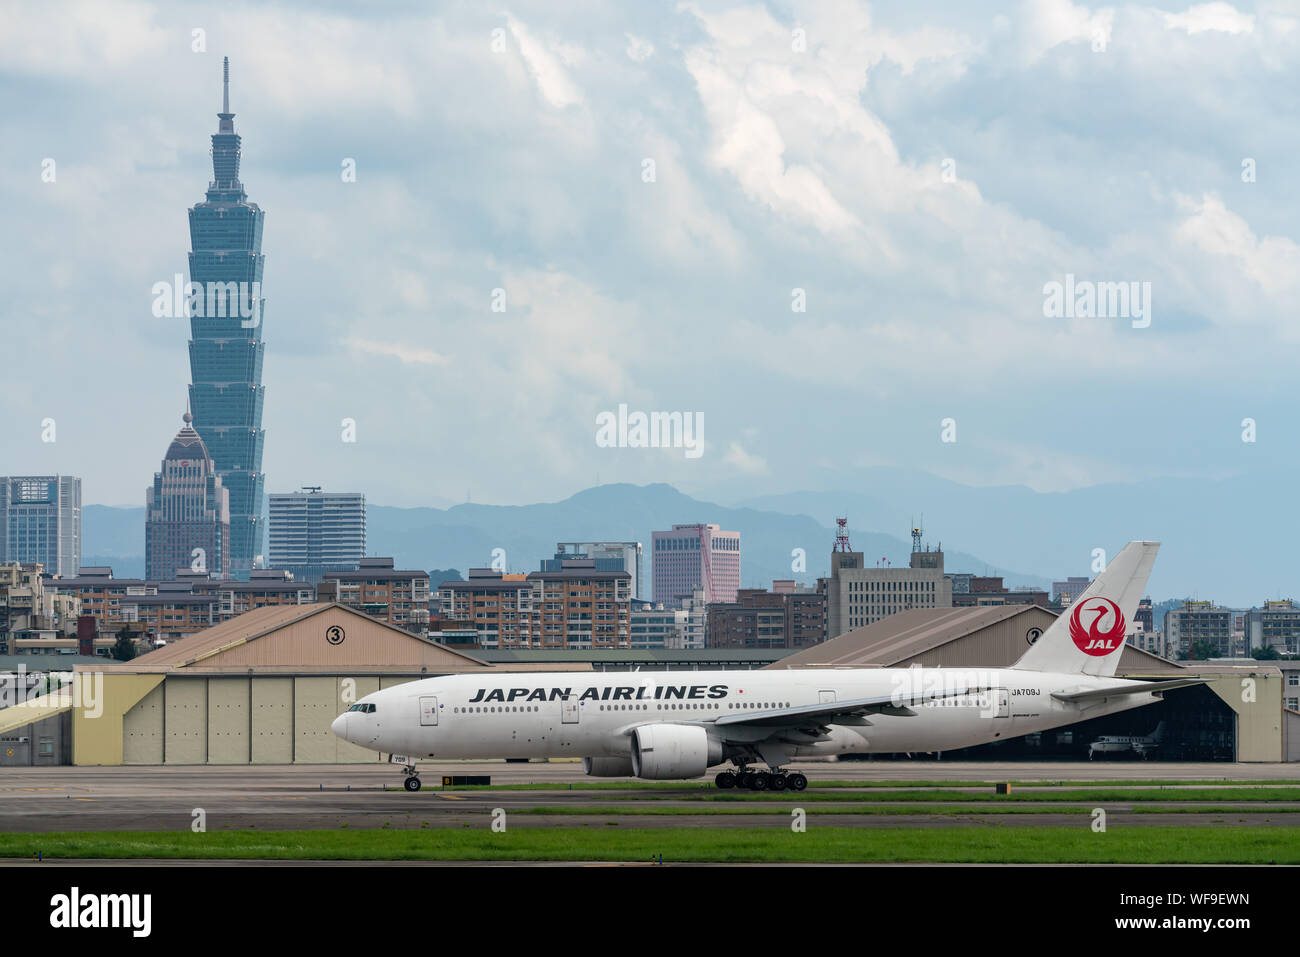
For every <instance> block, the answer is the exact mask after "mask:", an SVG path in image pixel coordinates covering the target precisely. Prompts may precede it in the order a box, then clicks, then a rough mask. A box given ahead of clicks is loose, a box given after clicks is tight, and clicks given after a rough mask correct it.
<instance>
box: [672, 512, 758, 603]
mask: <svg viewBox="0 0 1300 957" xmlns="http://www.w3.org/2000/svg"><path fill="white" fill-rule="evenodd" d="M651 542H652V544H651V551H652V553H653V555H654V559H653V561H654V602H655V604H663V605H670V606H672V607H675V608H676V607H681V604H682V601H683V599H685V598H688V597H690V595H691V594H692V593H693V592H694V591H695V589H696V588H703V589H704V600H705V601H706V602H715V601H735V600H736V590H737V589H738V588H740V532H724V531H722V530H721V529H720V528H719V527H718V526H717V525H707V524H696V525H674V526H673V527H672V530H671V531H666V532H654V533H652V535H651Z"/></svg>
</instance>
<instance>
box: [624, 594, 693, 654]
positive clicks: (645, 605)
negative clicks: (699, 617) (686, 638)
mask: <svg viewBox="0 0 1300 957" xmlns="http://www.w3.org/2000/svg"><path fill="white" fill-rule="evenodd" d="M685 616H686V612H684V611H682V610H681V609H680V608H667V607H665V606H663V605H656V604H654V603H653V602H648V601H636V600H633V601H632V603H631V607H630V611H629V618H628V622H629V625H628V632H629V635H630V638H631V647H632V648H633V649H638V650H646V649H649V648H680V647H682V630H681V622H682V619H684V618H685Z"/></svg>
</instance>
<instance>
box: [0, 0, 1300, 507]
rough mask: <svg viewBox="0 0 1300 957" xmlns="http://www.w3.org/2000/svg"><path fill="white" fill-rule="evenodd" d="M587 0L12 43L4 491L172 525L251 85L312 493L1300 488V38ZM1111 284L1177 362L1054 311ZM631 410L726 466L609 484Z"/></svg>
mask: <svg viewBox="0 0 1300 957" xmlns="http://www.w3.org/2000/svg"><path fill="white" fill-rule="evenodd" d="M560 6H561V5H557V4H554V3H543V2H537V3H531V2H519V3H513V2H512V3H510V4H509V5H508V6H505V7H500V8H492V7H491V6H490V5H485V4H477V3H468V2H466V3H446V4H437V5H432V6H430V5H427V4H423V3H418V4H417V3H411V4H400V3H399V4H388V5H384V6H382V7H381V6H380V5H366V6H364V8H363V9H360V10H354V9H353V7H354V5H353V4H344V3H338V4H335V5H328V4H327V5H320V4H314V5H311V6H310V7H308V6H306V5H297V4H292V3H260V2H259V3H248V4H240V3H221V4H183V3H181V4H173V3H158V4H151V3H146V2H117V0H85V2H80V3H77V2H70V3H59V2H50V3H41V4H24V5H19V4H7V5H4V6H3V7H0V103H2V104H3V109H0V172H2V173H3V175H2V176H0V209H3V210H4V223H5V227H6V228H5V229H4V230H3V231H0V257H2V259H3V263H4V270H3V275H4V285H5V292H6V295H5V296H4V297H3V300H0V319H2V321H3V326H4V332H5V335H4V357H5V360H6V361H5V363H4V367H5V375H6V379H7V381H6V383H5V388H4V391H3V399H2V400H0V402H3V415H0V450H2V452H3V455H2V458H0V473H36V472H47V471H62V472H71V473H74V474H79V475H81V476H83V478H84V498H85V501H86V502H88V503H92V502H98V503H105V504H130V505H139V504H142V503H143V496H144V489H145V487H146V485H148V484H149V482H150V481H151V478H152V474H153V472H154V470H155V469H157V467H158V460H159V459H160V458H161V456H162V453H163V451H164V450H165V448H166V446H167V444H168V442H169V440H170V437H171V436H172V435H173V434H174V432H175V430H176V428H177V426H178V425H179V416H180V413H181V412H182V411H183V408H184V403H185V394H186V385H187V383H188V382H189V369H188V361H187V353H186V342H187V339H188V335H189V333H188V327H187V323H186V322H185V321H184V320H181V319H167V318H155V317H154V316H153V314H152V311H151V304H152V294H151V288H152V286H153V284H154V283H156V282H159V281H162V280H170V278H171V277H172V276H173V275H174V274H175V273H178V272H179V273H185V272H186V269H187V261H186V253H187V251H188V249H189V236H188V228H187V220H186V210H187V208H188V207H189V206H191V205H193V204H194V203H196V202H199V201H201V200H202V199H203V191H204V189H205V187H206V184H207V181H208V180H209V178H210V177H211V167H210V160H209V156H208V148H209V139H208V137H209V136H210V135H211V133H213V132H214V131H215V129H216V117H215V113H216V112H217V110H218V109H219V104H220V94H221V57H222V56H223V55H228V56H229V57H230V59H231V75H232V80H231V108H232V110H234V111H235V113H236V119H235V126H236V130H237V131H238V132H239V133H241V134H242V135H243V137H244V141H243V167H242V179H243V182H244V185H245V187H246V189H247V190H248V193H249V197H250V199H251V200H252V201H254V202H256V203H258V204H260V205H261V206H262V208H263V209H265V210H266V230H265V236H264V243H263V251H264V253H265V254H266V272H265V285H264V289H263V292H264V294H265V296H266V298H267V310H266V315H265V323H264V330H265V338H266V341H267V351H266V363H265V370H264V382H265V385H266V410H265V419H264V426H265V428H266V432H267V438H266V455H265V461H264V468H265V471H266V473H267V487H268V490H270V491H288V490H291V489H293V488H296V487H297V486H299V485H303V484H319V485H324V486H325V487H326V488H329V489H333V490H337V491H343V490H361V491H365V492H366V493H367V495H368V496H369V498H370V500H371V501H372V502H376V503H380V504H390V505H420V504H446V503H448V502H455V501H464V500H465V498H466V496H467V495H469V496H471V497H472V499H473V500H474V501H476V502H498V503H525V502H533V501H541V500H549V499H558V498H562V497H565V496H567V495H569V494H571V493H573V492H575V491H577V490H579V489H582V488H585V487H587V486H590V485H593V484H596V483H597V481H600V482H614V481H627V482H637V483H645V482H655V481H666V482H671V483H673V484H675V485H677V486H678V487H679V488H681V489H682V490H683V491H686V492H689V493H691V494H695V495H699V496H702V497H707V498H712V499H715V500H718V501H723V502H732V501H736V500H738V499H741V498H744V497H746V496H749V495H756V494H762V493H774V492H783V491H793V490H798V489H816V488H847V487H853V486H854V484H855V482H854V475H855V472H857V471H859V470H861V469H862V468H865V467H868V466H874V465H896V466H903V467H909V468H920V469H924V470H926V471H929V472H932V473H935V474H937V475H941V476H945V477H948V478H952V479H956V480H958V481H961V482H965V483H967V484H972V485H993V484H1013V483H1018V484H1025V485H1028V486H1030V487H1032V488H1035V489H1038V490H1040V491H1059V490H1065V489H1072V488H1079V487H1083V486H1090V485H1095V484H1099V483H1105V482H1113V481H1127V480H1132V479H1139V478H1150V477H1158V476H1175V475H1176V476H1203V477H1225V476H1232V475H1241V474H1249V473H1251V472H1252V471H1256V470H1278V469H1288V470H1291V469H1294V466H1295V455H1296V453H1295V449H1296V426H1295V412H1294V408H1295V402H1296V399H1297V395H1298V393H1300V387H1298V386H1297V384H1296V383H1297V378H1296V371H1295V370H1296V359H1297V345H1298V344H1300V323H1298V318H1300V317H1297V314H1296V303H1297V293H1298V292H1300V247H1298V246H1297V238H1300V225H1297V222H1298V217H1297V212H1300V193H1297V190H1296V189H1295V181H1296V180H1295V177H1296V156H1297V155H1300V143H1297V137H1298V135H1300V131H1298V127H1297V125H1296V123H1295V121H1294V120H1295V117H1296V115H1297V113H1298V112H1300V111H1298V110H1297V107H1298V105H1300V104H1297V99H1298V98H1300V9H1297V6H1296V4H1294V3H1277V2H1271V0H1264V2H1261V3H1259V4H1254V5H1245V4H1237V5H1229V4H1227V3H1218V2H1216V3H1209V4H1199V5H1195V6H1191V7H1182V6H1176V5H1175V6H1170V7H1167V8H1166V7H1162V6H1151V5H1147V4H1119V5H1101V4H1096V5H1089V4H1074V3H1070V2H1068V0H1031V2H1024V3H1002V4H993V3H975V4H972V3H967V2H948V3H939V2H935V3H911V2H907V3H904V2H896V3H849V2H844V3H836V2H818V3H808V4H804V3H772V4H760V3H720V4H715V3H711V2H703V0H700V2H687V3H672V2H669V3H648V4H646V3H637V4H632V3H603V4H602V3H583V4H581V5H572V6H574V7H577V8H578V10H577V11H575V12H565V11H563V10H560V9H557V8H558V7H560ZM196 31H201V32H198V33H196ZM196 46H201V47H202V48H203V49H201V50H195V47H196ZM49 160H53V161H54V162H53V166H52V167H51V166H50V164H49V163H48V162H47V161H49ZM348 161H352V162H354V163H355V169H356V177H355V182H346V181H345V177H344V176H343V175H341V171H342V170H343V167H344V165H345V164H346V163H347V162H348ZM50 168H52V169H53V170H54V173H55V175H54V176H53V181H52V182H50V181H47V180H49V179H50V177H49V176H48V175H45V176H43V171H45V170H47V169H50ZM1067 274H1068V275H1072V276H1074V277H1075V279H1076V280H1082V281H1086V282H1125V283H1129V282H1134V283H1139V284H1142V283H1149V284H1150V286H1149V288H1150V290H1151V299H1150V322H1149V324H1148V325H1145V327H1142V326H1143V324H1142V323H1135V322H1134V321H1131V320H1130V319H1128V318H1123V317H1119V318H1116V317H1076V318H1057V317H1048V316H1045V315H1044V302H1045V294H1044V287H1045V286H1046V285H1047V284H1049V283H1052V282H1064V281H1065V277H1066V276H1067ZM1139 288H1142V287H1141V286H1139ZM495 290H504V293H494V291H495ZM494 297H495V298H494ZM494 301H495V302H497V303H501V302H504V304H505V307H504V311H500V310H496V311H494V309H493V303H494ZM801 301H802V304H803V309H802V310H801V311H800V310H799V309H798V308H797V307H798V305H799V304H800V302H801ZM620 404H626V405H627V407H628V409H629V410H631V411H637V410H642V411H646V412H650V411H677V412H682V413H687V414H691V415H695V416H702V420H703V437H704V447H703V454H701V455H699V456H698V457H688V456H687V455H685V454H684V450H682V449H646V448H603V447H600V446H599V445H598V444H597V442H596V421H597V417H598V416H599V415H600V414H601V413H602V412H606V411H614V410H617V409H618V407H619V405H620ZM345 418H350V419H353V420H355V422H356V438H357V441H356V442H354V443H349V442H344V441H342V429H341V425H340V424H341V422H342V420H343V419H345ZM1246 418H1251V419H1254V420H1255V422H1256V424H1257V438H1258V441H1256V442H1254V443H1247V442H1243V441H1242V431H1243V427H1242V421H1243V420H1244V419H1246ZM45 419H53V420H54V421H55V423H56V430H57V431H56V440H55V441H53V442H45V441H42V432H43V428H42V422H43V420H45ZM945 419H952V420H953V423H954V426H955V437H956V441H955V442H953V441H949V442H945V441H943V440H942V439H943V424H942V423H943V421H944V420H945ZM952 434H953V433H952V429H951V428H950V429H949V436H948V437H949V438H951V437H952Z"/></svg>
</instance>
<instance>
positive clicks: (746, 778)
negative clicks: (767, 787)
mask: <svg viewBox="0 0 1300 957" xmlns="http://www.w3.org/2000/svg"><path fill="white" fill-rule="evenodd" d="M736 786H737V787H741V788H749V790H751V791H752V790H754V772H753V771H741V772H740V773H739V774H738V775H736Z"/></svg>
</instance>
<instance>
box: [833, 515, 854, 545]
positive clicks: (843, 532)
mask: <svg viewBox="0 0 1300 957" xmlns="http://www.w3.org/2000/svg"><path fill="white" fill-rule="evenodd" d="M835 524H836V526H837V529H838V530H837V531H836V532H835V547H834V548H833V549H831V551H835V552H851V551H853V546H852V545H850V544H849V520H848V519H847V518H837V519H836V520H835Z"/></svg>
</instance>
